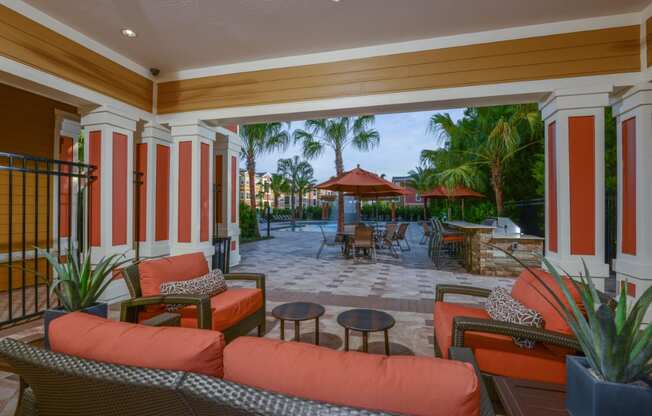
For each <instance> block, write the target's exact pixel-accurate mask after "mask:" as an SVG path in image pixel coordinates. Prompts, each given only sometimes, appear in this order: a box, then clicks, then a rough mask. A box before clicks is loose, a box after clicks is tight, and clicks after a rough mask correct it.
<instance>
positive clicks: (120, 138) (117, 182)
mask: <svg viewBox="0 0 652 416" xmlns="http://www.w3.org/2000/svg"><path fill="white" fill-rule="evenodd" d="M127 152H128V146H127V136H126V135H124V134H120V133H113V189H112V191H113V203H112V209H113V221H112V229H113V239H112V244H113V245H114V246H119V245H123V244H127V181H128V180H129V174H130V172H129V171H128V162H127Z"/></svg>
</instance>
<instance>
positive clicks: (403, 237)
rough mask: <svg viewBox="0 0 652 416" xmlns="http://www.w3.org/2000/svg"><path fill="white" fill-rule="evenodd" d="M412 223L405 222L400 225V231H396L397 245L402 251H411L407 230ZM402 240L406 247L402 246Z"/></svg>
mask: <svg viewBox="0 0 652 416" xmlns="http://www.w3.org/2000/svg"><path fill="white" fill-rule="evenodd" d="M409 225H410V224H408V223H407V222H403V223H401V224H400V225H399V226H398V231H397V232H396V245H397V246H398V248H399V250H401V251H410V250H411V248H410V242H409V241H408V239H407V230H408V227H409ZM401 242H404V243H405V244H406V247H405V248H403V246H401Z"/></svg>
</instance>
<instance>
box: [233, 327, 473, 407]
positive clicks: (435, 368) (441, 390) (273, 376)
mask: <svg viewBox="0 0 652 416" xmlns="http://www.w3.org/2000/svg"><path fill="white" fill-rule="evenodd" d="M224 379H225V380H229V381H233V382H236V383H241V384H246V385H249V386H253V387H257V388H261V389H266V390H270V391H274V392H277V393H282V394H287V395H291V396H296V397H301V398H304V399H311V400H318V401H325V402H329V403H334V404H339V405H345V406H352V407H360V408H367V409H374V410H383V411H386V412H395V413H401V414H411V415H446V416H455V415H459V416H462V415H463V416H479V414H480V387H479V384H478V378H477V377H476V375H475V372H474V371H473V368H472V367H471V365H470V364H466V363H462V362H458V361H448V360H441V359H437V358H431V357H408V356H393V357H386V356H383V355H375V354H364V353H358V352H342V351H334V350H331V349H328V348H323V347H318V346H315V345H310V344H304V343H297V342H283V341H277V340H271V339H266V338H252V337H240V338H238V339H236V340H234V341H233V342H231V343H230V344H229V345H228V346H227V347H226V348H225V349H224Z"/></svg>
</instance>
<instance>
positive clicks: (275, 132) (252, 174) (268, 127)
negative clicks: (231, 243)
mask: <svg viewBox="0 0 652 416" xmlns="http://www.w3.org/2000/svg"><path fill="white" fill-rule="evenodd" d="M240 137H241V138H242V158H243V159H244V160H245V162H246V169H247V174H248V176H249V204H250V205H251V208H252V210H253V212H256V159H257V158H258V157H259V156H261V155H263V154H265V153H270V152H273V151H275V150H285V149H287V146H288V144H289V143H290V134H289V133H288V132H287V131H286V130H284V129H283V125H282V124H281V123H260V124H248V125H244V126H242V128H241V129H240ZM256 218H257V217H256ZM255 221H256V222H257V221H258V220H257V219H256V220H255ZM259 233H260V232H259V230H258V224H256V235H258V234H259Z"/></svg>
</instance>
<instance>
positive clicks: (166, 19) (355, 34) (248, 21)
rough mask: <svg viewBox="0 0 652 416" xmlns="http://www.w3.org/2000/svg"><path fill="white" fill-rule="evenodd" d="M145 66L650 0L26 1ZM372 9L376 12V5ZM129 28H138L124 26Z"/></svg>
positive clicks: (614, 10)
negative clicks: (125, 32)
mask: <svg viewBox="0 0 652 416" xmlns="http://www.w3.org/2000/svg"><path fill="white" fill-rule="evenodd" d="M26 2H27V3H28V4H30V5H31V6H33V7H35V8H37V9H38V10H40V11H42V12H44V13H46V14H47V15H49V16H51V17H54V18H55V19H58V20H60V21H61V22H63V23H65V24H67V25H69V26H71V27H73V28H75V29H77V30H79V31H80V32H82V33H83V34H85V35H87V36H89V37H90V38H92V39H94V40H96V41H98V42H100V43H101V44H103V45H106V46H108V47H109V48H112V49H113V50H115V51H117V52H119V53H121V54H123V55H124V56H126V57H128V58H130V59H131V60H133V61H135V62H136V63H137V64H140V65H142V66H143V67H146V68H150V67H156V68H159V69H161V71H162V75H163V76H165V75H166V74H169V73H174V72H176V71H180V70H185V69H191V68H200V67H208V66H214V65H225V64H232V63H238V62H248V61H256V60H261V59H268V58H278V57H287V56H295V55H302V54H309V53H315V52H325V51H334V50H341V49H348V48H358V47H366V46H374V45H381V44H388V43H394V42H405V41H412V40H418V39H426V38H433V37H441V36H448V35H459V34H463V33H474V32H481V31H487V30H495V29H502V28H510V27H518V26H527V25H533V24H542V23H549V22H559V21H567V20H573V19H582V18H591V17H598V16H607V15H617V14H622V13H630V12H640V11H641V10H642V9H643V8H644V7H645V6H646V5H647V4H648V0H618V1H613V0H574V1H570V2H569V1H567V0H548V1H540V0H501V1H496V0H493V1H477V0H437V1H433V0H409V1H395V0H310V1H304V0H239V1H220V2H215V1H213V0H163V1H161V0H137V1H130V0H94V1H85V2H75V1H49V0H26ZM372 13H373V14H372ZM123 28H130V29H133V30H134V31H136V33H137V35H138V36H137V37H136V38H133V39H128V38H126V37H124V36H123V35H122V34H121V33H120V31H121V29H123Z"/></svg>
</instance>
